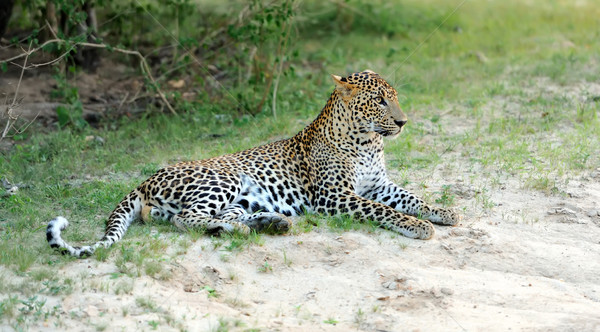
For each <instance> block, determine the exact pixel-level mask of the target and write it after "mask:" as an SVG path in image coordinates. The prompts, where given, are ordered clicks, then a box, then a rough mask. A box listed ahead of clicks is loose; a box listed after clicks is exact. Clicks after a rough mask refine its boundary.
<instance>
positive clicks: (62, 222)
mask: <svg viewBox="0 0 600 332" xmlns="http://www.w3.org/2000/svg"><path fill="white" fill-rule="evenodd" d="M48 226H50V227H53V228H54V227H58V229H60V230H61V231H62V230H63V229H65V228H66V227H67V226H69V221H68V220H67V219H66V218H65V217H61V216H59V217H56V218H54V219H52V220H50V223H49V224H48Z"/></svg>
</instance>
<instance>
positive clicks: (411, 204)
mask: <svg viewBox="0 0 600 332" xmlns="http://www.w3.org/2000/svg"><path fill="white" fill-rule="evenodd" d="M362 196H364V197H365V198H368V199H372V200H374V201H376V202H379V203H382V204H385V205H388V206H390V207H392V208H394V209H396V210H397V211H400V212H402V213H406V214H409V215H411V216H415V217H419V218H423V219H427V220H429V221H431V222H433V223H436V224H440V225H450V226H453V225H456V224H457V223H458V222H459V221H460V216H459V215H458V214H457V213H456V212H454V211H453V210H452V209H446V208H437V207H433V206H430V205H428V204H427V203H425V202H424V201H423V200H422V199H420V198H419V197H417V196H416V195H414V194H412V193H410V192H408V191H406V190H404V189H402V188H400V187H398V186H397V185H396V184H395V183H393V182H391V181H385V182H384V183H383V184H381V185H376V186H373V187H372V188H371V189H370V190H368V191H366V192H365V193H364V194H363V195H362Z"/></svg>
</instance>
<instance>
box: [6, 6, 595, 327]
mask: <svg viewBox="0 0 600 332" xmlns="http://www.w3.org/2000/svg"><path fill="white" fill-rule="evenodd" d="M345 3H346V4H347V5H348V6H349V7H351V8H353V9H356V10H350V9H344V8H345V7H337V6H334V5H333V3H327V4H320V3H318V2H316V1H307V2H306V3H305V4H304V5H302V6H301V7H300V8H299V9H298V10H299V13H298V15H297V23H296V24H297V28H298V30H297V32H296V33H297V35H295V37H294V38H295V39H294V42H293V43H291V44H290V45H291V46H290V47H291V49H290V50H289V52H290V54H291V53H294V52H296V53H297V54H298V55H297V57H296V58H294V59H296V60H294V59H292V60H291V63H290V65H291V66H293V67H294V69H295V70H294V72H293V73H288V74H287V75H284V76H283V77H282V79H281V82H280V84H279V91H278V99H277V100H278V117H277V119H274V118H273V117H272V116H271V110H270V102H267V103H265V107H264V109H263V110H262V111H261V112H260V113H259V114H257V115H256V116H254V117H251V116H248V115H243V114H240V113H239V112H238V111H236V110H235V109H234V108H235V102H233V101H232V100H231V99H230V98H229V97H228V95H226V94H225V95H224V96H223V98H224V99H219V98H216V97H211V99H210V100H209V99H208V98H207V100H203V101H198V102H194V103H192V104H186V105H183V104H181V105H175V106H180V107H181V108H182V109H183V108H186V109H188V112H187V113H183V112H182V113H181V114H180V115H179V116H170V115H165V114H148V115H145V116H143V117H142V118H141V119H136V120H135V121H132V120H131V119H129V118H124V119H121V120H117V121H114V122H112V123H102V124H101V125H100V127H99V128H91V127H87V128H85V129H83V130H82V131H76V130H72V129H69V128H65V129H62V130H54V129H46V128H41V127H39V126H37V125H35V124H34V125H33V126H32V127H30V128H29V129H28V130H27V131H26V132H25V133H23V134H22V135H20V136H19V137H18V141H17V142H16V146H15V147H14V149H12V150H11V151H9V152H5V153H3V154H2V155H1V156H0V176H1V177H3V178H6V179H8V180H9V181H11V182H12V183H22V184H24V185H25V186H24V187H22V188H21V189H20V190H19V191H18V192H17V193H16V194H15V195H12V196H7V195H3V193H4V192H2V191H1V190H0V268H1V269H2V270H1V271H0V272H1V273H2V274H0V281H8V280H12V278H13V277H14V276H17V277H18V278H19V280H20V281H19V282H16V281H15V282H13V281H11V282H10V283H4V282H0V295H6V296H3V297H2V298H3V300H2V301H0V319H2V320H7V321H10V322H11V324H12V325H14V326H17V325H18V326H23V324H26V323H27V322H33V319H31V317H35V315H36V312H38V311H39V312H40V313H39V314H38V315H42V316H43V315H45V314H46V313H48V315H51V314H52V308H45V307H44V306H43V305H41V306H40V304H41V303H42V302H40V301H43V296H46V295H53V294H54V293H56V294H58V295H64V294H68V293H69V292H70V291H72V288H73V286H72V284H71V283H72V281H67V279H61V278H62V277H60V276H56V275H52V271H55V270H56V269H57V268H60V267H62V266H65V265H68V264H71V263H72V261H73V258H70V257H66V256H62V255H59V254H57V253H55V252H53V251H52V250H50V248H49V247H48V246H47V244H46V240H45V234H44V233H45V232H44V228H45V226H46V224H47V222H48V221H49V220H50V219H52V218H54V217H55V216H57V215H63V216H65V217H67V219H69V221H70V223H71V225H70V227H69V228H68V229H67V230H66V231H65V233H64V237H65V238H66V239H67V240H68V241H69V242H71V243H74V244H75V243H85V244H87V243H91V242H93V241H95V240H96V239H98V237H99V236H100V235H101V233H102V231H103V228H104V224H105V222H106V219H107V217H108V215H109V214H110V212H111V211H112V209H113V208H114V207H115V206H116V204H117V203H118V202H119V201H120V199H121V198H122V197H123V196H124V195H126V194H127V193H128V192H129V191H130V190H132V189H133V188H134V187H135V186H137V185H138V184H139V183H140V182H142V181H143V180H144V179H145V178H147V177H148V176H149V175H150V174H152V173H153V172H155V171H156V170H157V169H159V168H160V167H163V166H165V165H168V164H172V163H175V162H178V161H182V160H192V159H202V158H208V157H212V156H217V155H221V154H224V153H231V152H235V151H239V150H242V149H246V148H249V147H252V146H256V145H259V144H262V143H265V142H271V141H275V140H278V139H281V138H284V137H289V136H291V135H293V134H295V133H296V132H297V131H298V130H300V129H301V128H303V127H304V126H305V125H306V124H308V123H309V122H310V121H311V120H312V119H313V118H314V117H315V116H316V115H317V114H318V112H319V111H320V109H321V108H322V107H323V105H324V104H325V101H326V99H327V98H328V95H329V93H330V92H331V90H332V84H331V82H330V79H329V76H328V74H329V73H335V74H347V73H350V72H354V71H358V70H362V69H366V68H369V69H372V70H375V71H377V72H379V73H381V74H382V75H383V76H384V77H385V78H386V79H388V81H390V83H392V84H393V85H394V86H395V87H396V88H397V89H398V91H399V93H400V95H401V96H400V99H401V105H402V106H403V108H404V110H405V112H406V113H407V115H408V117H409V123H408V125H407V127H406V130H405V131H404V132H403V133H402V135H401V136H400V137H399V138H398V139H397V140H395V141H388V142H387V144H386V158H387V162H388V167H389V169H390V170H391V172H392V176H393V177H394V178H395V179H396V180H397V182H398V183H399V184H401V185H403V186H406V187H407V188H411V190H416V191H419V192H420V193H423V195H424V196H425V197H426V198H427V199H428V201H429V202H431V203H434V204H437V205H443V206H454V207H456V208H459V209H460V208H463V209H464V208H465V207H462V206H456V204H457V200H458V197H457V196H456V194H454V191H453V190H454V187H453V186H452V185H453V183H454V182H453V180H452V179H453V178H455V177H457V176H459V177H461V178H464V179H465V180H466V181H472V182H473V183H478V184H477V190H476V193H475V194H474V196H473V198H472V199H473V201H474V206H475V208H476V209H477V210H478V212H476V213H474V214H479V213H485V211H490V210H492V209H493V208H494V207H495V205H496V202H493V201H492V200H491V198H490V192H491V191H492V190H495V189H497V188H498V187H499V186H501V183H504V182H505V180H507V179H512V180H516V181H517V182H518V183H519V185H520V188H522V189H524V190H530V191H537V192H541V193H544V194H546V195H564V194H565V193H564V190H563V188H564V186H565V185H566V184H567V183H568V182H569V181H570V180H571V179H573V178H574V177H575V176H577V175H579V174H585V173H586V172H589V171H591V170H594V169H596V168H597V167H598V165H600V153H599V152H600V149H599V148H598V147H599V146H600V121H599V120H598V113H599V112H600V96H597V95H594V94H593V92H592V91H597V90H586V86H589V85H590V84H596V85H597V84H598V77H600V56H599V54H600V43H598V42H597V40H598V39H599V38H600V26H599V25H598V21H597V17H600V7H598V6H596V5H595V4H594V3H593V1H587V2H582V3H583V4H582V5H580V6H576V5H574V4H572V2H570V1H566V0H564V1H551V2H548V1H541V0H539V1H530V2H522V1H517V0H510V1H467V2H466V3H465V4H464V5H463V6H462V7H461V8H460V9H459V10H458V11H457V12H456V13H455V14H454V15H453V16H452V17H450V18H449V19H448V21H447V22H446V23H444V25H442V26H441V27H440V28H439V30H437V31H436V32H435V33H434V34H432V35H431V37H430V38H429V39H428V40H427V41H425V42H424V43H423V44H422V45H421V47H420V48H419V49H418V50H416V48H417V47H418V46H419V45H420V44H421V42H423V41H424V40H425V39H426V38H427V37H428V36H429V35H430V33H431V32H432V31H433V30H434V29H436V27H437V26H438V25H439V24H440V23H441V22H442V21H443V20H444V18H445V17H446V15H447V14H448V13H450V12H451V11H452V10H453V9H454V8H455V7H456V6H457V5H458V4H459V3H460V1H441V0H427V1H417V0H409V1H391V2H390V1H375V2H368V3H367V2H359V1H357V0H351V1H347V2H345ZM214 6H215V7H216V8H217V9H215V10H219V9H218V7H219V5H218V4H214ZM340 8H341V9H340ZM359 12H360V13H364V14H358V13H359ZM315 29H318V30H315ZM182 31H193V29H191V28H189V27H188V28H187V30H186V29H183V30H182ZM414 50H416V52H415V53H414V54H413V55H412V56H410V57H408V56H409V55H410V54H411V52H413V51H414ZM407 57H408V58H407ZM405 60H406V61H405ZM200 79H201V78H198V80H200ZM226 88H228V89H230V92H231V93H232V94H233V95H234V96H238V97H239V96H242V97H243V96H244V95H252V94H255V93H260V92H262V90H261V89H264V88H265V87H264V86H260V85H254V86H248V87H235V88H232V87H230V86H226ZM238 92H239V93H240V95H238V94H237V93H238ZM573 95H575V96H577V97H576V98H573V97H571V96H573ZM583 97H585V98H583ZM242 101H243V100H242ZM182 109H180V111H181V110H182ZM242 113H243V112H242ZM89 135H92V136H99V137H102V138H103V139H104V143H103V144H100V143H98V142H97V141H94V140H91V141H88V140H86V139H85V137H86V136H89ZM436 170H437V171H440V170H441V171H442V172H444V173H445V174H448V177H447V178H448V180H447V181H446V180H444V181H446V182H443V181H442V182H437V183H432V182H431V180H430V179H431V175H432V174H433V173H434V172H435V171H436ZM467 171H469V173H468V175H465V174H466V173H465V172H467ZM469 177H470V178H469ZM432 185H435V189H431V188H429V186H432ZM324 227H326V228H327V229H329V230H332V231H334V232H345V231H353V230H361V231H367V232H370V231H372V230H373V229H374V226H373V225H372V224H369V223H367V224H357V223H356V222H354V221H353V220H352V219H351V218H347V217H333V218H323V217H321V216H315V215H310V216H308V217H307V218H306V219H305V220H303V221H300V222H299V223H296V224H295V229H294V230H293V232H311V231H313V230H314V229H315V228H324ZM155 231H156V232H158V234H159V235H164V236H156V235H155V234H156V232H155ZM173 234H176V236H177V239H175V238H174V237H169V235H173ZM204 236H208V235H206V234H204V232H202V231H191V232H189V233H188V234H185V235H182V234H180V233H179V232H178V231H177V230H176V229H175V228H174V227H172V226H170V225H168V224H166V223H160V222H158V223H150V224H145V225H139V224H134V225H132V226H131V228H130V229H129V231H128V234H127V235H126V236H125V238H124V239H123V241H122V242H120V243H119V244H117V245H116V246H114V247H113V248H111V249H109V250H99V251H97V252H96V254H95V255H94V257H93V258H90V260H98V261H107V262H112V263H113V264H114V265H115V266H116V269H117V271H118V273H120V275H124V276H125V277H124V278H128V279H127V280H125V281H122V282H120V283H118V284H117V285H116V286H115V287H113V288H114V289H111V292H115V293H117V294H129V293H131V291H132V284H131V283H130V282H129V281H128V280H130V279H131V278H133V279H135V278H137V277H138V276H140V275H149V276H152V277H154V278H157V279H168V278H170V275H169V272H168V271H167V269H166V268H165V267H166V266H167V264H168V262H171V261H172V260H174V259H175V257H176V254H181V253H185V252H186V251H187V248H189V246H190V245H191V243H193V242H194V241H196V240H197V239H198V238H200V237H204ZM263 243H265V238H264V237H263V236H262V235H260V234H252V235H251V236H250V237H249V238H243V237H240V236H239V235H235V234H234V235H231V236H225V237H221V238H215V240H213V244H214V246H215V247H214V249H218V250H219V251H221V252H222V253H223V254H224V256H223V257H228V256H229V255H232V254H235V253H237V252H239V251H243V250H244V249H245V248H247V247H248V246H251V245H258V246H260V245H263ZM171 248H172V249H173V252H169V249H171ZM227 259H228V258H227ZM261 269H263V270H264V271H263V272H268V271H270V269H271V266H266V265H261V266H259V270H261ZM44 282H48V283H47V284H44ZM1 284H4V285H1ZM19 285H36V287H33V289H32V288H29V289H28V290H24V289H23V288H25V287H19ZM35 295H38V297H37V298H32V296H35ZM22 301H25V302H26V303H27V305H29V306H30V307H31V309H28V308H29V307H27V305H26V304H23V303H22ZM145 301H146V300H145V299H141V300H139V301H138V302H139V303H138V306H139V307H141V308H144V309H145V310H149V311H152V310H156V307H155V305H152V303H150V302H145ZM21 307H24V308H26V309H24V310H29V312H28V314H27V315H26V316H23V315H21V316H23V317H26V318H27V319H28V320H27V322H26V321H23V324H21V323H18V317H21V316H20V315H19V310H18V308H21ZM38 307H40V308H41V309H40V308H38ZM38 309H40V310H41V311H40V310H38ZM36 310H37V311H36ZM44 310H45V311H44ZM334 322H335V320H333V319H329V320H328V321H325V323H327V324H334ZM19 324H21V325H19ZM27 324H29V323H27ZM148 324H149V327H151V328H154V327H155V326H156V324H157V323H156V322H155V321H151V322H148Z"/></svg>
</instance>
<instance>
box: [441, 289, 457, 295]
mask: <svg viewBox="0 0 600 332" xmlns="http://www.w3.org/2000/svg"><path fill="white" fill-rule="evenodd" d="M440 292H442V294H445V295H452V294H454V291H453V290H452V289H450V288H447V287H442V288H441V289H440Z"/></svg>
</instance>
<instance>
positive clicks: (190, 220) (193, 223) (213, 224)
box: [171, 208, 250, 234]
mask: <svg viewBox="0 0 600 332" xmlns="http://www.w3.org/2000/svg"><path fill="white" fill-rule="evenodd" d="M171 222H173V224H174V225H175V226H176V227H177V228H179V229H181V230H187V229H189V228H204V229H206V230H207V231H208V232H211V233H212V232H220V231H225V232H229V233H232V232H234V231H236V230H237V231H238V232H240V233H242V234H249V233H250V228H249V227H248V226H246V225H244V224H243V223H241V222H239V221H235V220H225V219H220V218H215V217H212V216H211V215H210V214H207V213H203V212H199V211H194V209H189V208H188V209H183V210H182V211H181V212H180V213H178V214H176V215H174V216H173V218H171Z"/></svg>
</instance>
